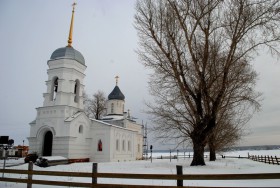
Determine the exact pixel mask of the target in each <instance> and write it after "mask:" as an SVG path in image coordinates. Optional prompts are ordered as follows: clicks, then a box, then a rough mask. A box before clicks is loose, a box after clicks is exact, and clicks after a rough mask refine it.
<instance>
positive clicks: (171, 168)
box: [0, 149, 280, 188]
mask: <svg viewBox="0 0 280 188" xmlns="http://www.w3.org/2000/svg"><path fill="white" fill-rule="evenodd" d="M248 152H249V153H250V155H270V156H271V155H272V156H278V157H280V149H279V150H259V151H258V150H254V151H233V152H227V153H223V154H224V155H226V156H239V155H240V156H241V157H246V156H248ZM181 154H182V153H180V155H181ZM156 155H158V156H160V155H164V156H168V155H169V154H168V153H165V154H162V153H160V154H159V153H155V154H153V156H156ZM172 155H176V153H172ZM15 161H16V160H14V161H13V162H12V160H8V161H7V162H8V164H9V162H10V163H16V162H15ZM17 162H18V163H20V162H23V160H22V159H19V160H17ZM2 163H3V161H0V165H1V164H2ZM190 163H191V159H189V158H186V159H179V160H178V161H177V159H172V160H171V162H170V161H169V159H153V162H152V163H151V161H150V160H147V161H145V160H144V161H132V162H114V163H99V164H98V172H105V173H134V174H176V165H182V166H183V173H184V174H243V173H245V174H246V173H248V174H249V173H250V174H251V173H280V165H270V164H264V163H260V162H255V161H251V160H248V159H234V158H226V159H222V158H220V157H219V158H218V159H217V161H215V162H209V161H207V159H206V163H207V165H206V166H198V167H191V166H190ZM1 166H2V165H1ZM27 166H28V165H27V164H21V165H19V166H12V167H7V168H8V169H27V168H28V167H27ZM34 170H47V171H70V172H91V170H92V163H74V164H69V165H58V166H52V167H48V168H41V167H38V166H34ZM1 177H2V174H1ZM5 177H13V178H16V177H17V178H26V175H16V174H5ZM34 179H44V180H53V181H55V180H56V181H77V182H91V179H90V178H76V177H52V176H35V177H34ZM98 182H99V183H118V184H132V185H133V184H142V185H173V186H174V185H176V181H171V180H133V179H105V178H104V179H98ZM184 186H212V187H219V186H231V187H246V186H248V187H280V179H278V180H234V181H233V180H224V181H221V180H213V181H210V180H199V181H186V180H185V181H184ZM5 187H12V188H23V187H26V184H17V183H9V182H0V188H5ZM32 187H33V188H48V187H51V186H47V185H33V186H32Z"/></svg>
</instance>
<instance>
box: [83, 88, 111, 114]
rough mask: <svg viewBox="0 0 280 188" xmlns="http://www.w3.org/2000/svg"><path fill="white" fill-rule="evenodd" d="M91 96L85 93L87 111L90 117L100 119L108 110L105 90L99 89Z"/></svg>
mask: <svg viewBox="0 0 280 188" xmlns="http://www.w3.org/2000/svg"><path fill="white" fill-rule="evenodd" d="M92 97H93V98H89V97H88V96H87V94H86V93H84V106H85V108H84V109H85V113H86V115H87V116H88V117H89V118H95V119H100V118H101V117H102V116H103V115H104V114H105V112H106V97H105V94H104V92H103V91H97V92H96V93H95V94H93V96H92Z"/></svg>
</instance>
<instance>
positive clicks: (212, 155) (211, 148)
mask: <svg viewBox="0 0 280 188" xmlns="http://www.w3.org/2000/svg"><path fill="white" fill-rule="evenodd" d="M208 146H209V151H210V160H209V161H216V147H215V138H214V135H213V133H212V135H211V136H210V138H209V139H208Z"/></svg>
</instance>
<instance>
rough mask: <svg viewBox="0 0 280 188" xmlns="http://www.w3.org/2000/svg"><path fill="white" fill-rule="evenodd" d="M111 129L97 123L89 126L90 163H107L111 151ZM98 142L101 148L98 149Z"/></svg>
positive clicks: (93, 122)
mask: <svg viewBox="0 0 280 188" xmlns="http://www.w3.org/2000/svg"><path fill="white" fill-rule="evenodd" d="M110 131H111V127H110V126H108V125H104V124H102V123H100V122H97V121H92V125H91V134H90V137H91V143H90V156H91V157H90V161H93V162H109V161H110V149H111V144H110V141H111V137H110ZM99 141H101V143H102V145H101V146H102V147H101V148H100V147H99Z"/></svg>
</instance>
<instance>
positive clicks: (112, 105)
mask: <svg viewBox="0 0 280 188" xmlns="http://www.w3.org/2000/svg"><path fill="white" fill-rule="evenodd" d="M111 114H114V103H112V104H111Z"/></svg>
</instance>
